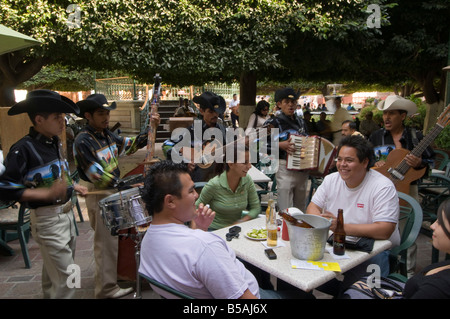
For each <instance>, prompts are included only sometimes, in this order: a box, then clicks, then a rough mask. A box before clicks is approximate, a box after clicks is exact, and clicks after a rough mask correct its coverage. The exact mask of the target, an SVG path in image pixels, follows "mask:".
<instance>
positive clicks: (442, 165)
mask: <svg viewBox="0 0 450 319" xmlns="http://www.w3.org/2000/svg"><path fill="white" fill-rule="evenodd" d="M434 153H435V154H436V157H435V162H438V163H439V166H438V167H437V168H436V169H438V170H440V171H444V170H445V169H446V168H447V165H448V163H449V162H450V160H449V156H448V154H447V153H446V152H444V151H441V150H434Z"/></svg>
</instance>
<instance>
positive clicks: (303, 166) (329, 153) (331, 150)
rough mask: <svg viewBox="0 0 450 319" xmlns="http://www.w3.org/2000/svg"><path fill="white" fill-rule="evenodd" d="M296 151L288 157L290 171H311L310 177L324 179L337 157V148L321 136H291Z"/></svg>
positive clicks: (287, 166)
mask: <svg viewBox="0 0 450 319" xmlns="http://www.w3.org/2000/svg"><path fill="white" fill-rule="evenodd" d="M290 137H291V142H292V143H294V148H295V151H294V153H293V154H292V155H288V156H287V160H286V168H287V169H288V170H296V171H305V170H307V171H309V174H310V175H313V176H317V177H322V176H325V175H326V174H327V173H328V170H329V169H330V166H331V164H332V163H333V161H334V158H335V157H336V147H335V146H334V145H333V143H331V142H330V141H328V140H327V139H324V138H321V137H320V136H300V135H296V134H291V135H290Z"/></svg>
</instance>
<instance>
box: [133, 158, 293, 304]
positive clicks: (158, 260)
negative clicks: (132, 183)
mask: <svg viewBox="0 0 450 319" xmlns="http://www.w3.org/2000/svg"><path fill="white" fill-rule="evenodd" d="M144 185H145V186H144V189H143V196H142V199H143V200H144V202H145V204H146V208H147V210H148V212H149V213H150V214H152V216H153V219H152V223H151V225H150V227H149V228H148V230H147V232H146V234H145V236H144V238H143V241H142V245H141V262H140V266H139V272H140V273H142V274H144V275H146V276H148V277H150V278H153V279H155V280H157V281H159V282H161V283H163V284H165V285H167V286H169V287H172V288H174V289H176V290H178V291H181V292H183V293H185V294H188V295H190V296H192V297H195V298H198V299H211V298H215V299H238V298H245V299H254V298H281V295H277V294H276V293H275V292H273V291H265V290H260V289H259V285H258V282H257V280H256V278H255V277H254V275H253V274H252V273H251V272H250V271H249V270H247V269H246V268H245V266H244V265H243V264H242V263H241V262H240V261H239V260H238V259H237V258H236V255H235V253H234V251H233V250H232V249H231V248H229V247H228V245H227V243H226V241H225V240H224V239H223V238H221V237H219V236H217V235H215V234H213V233H211V232H207V231H206V230H207V229H208V227H209V225H210V224H211V222H212V220H213V219H214V216H215V213H214V212H213V211H212V210H211V209H210V208H209V207H207V206H204V205H203V204H202V203H201V204H200V205H199V207H198V209H196V206H195V201H196V200H197V198H198V194H197V192H196V191H195V188H194V182H193V181H192V179H191V177H190V175H189V171H188V170H187V165H185V164H177V163H174V162H172V161H162V162H159V163H157V164H154V165H153V166H152V167H151V168H150V171H149V173H148V174H147V176H146V178H145V183H144ZM188 222H191V228H189V227H188V226H186V223H188ZM286 296H290V295H286Z"/></svg>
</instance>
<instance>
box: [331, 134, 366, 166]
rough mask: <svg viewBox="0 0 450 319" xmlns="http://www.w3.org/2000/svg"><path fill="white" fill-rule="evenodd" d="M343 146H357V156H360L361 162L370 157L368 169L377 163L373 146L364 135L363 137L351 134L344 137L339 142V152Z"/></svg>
mask: <svg viewBox="0 0 450 319" xmlns="http://www.w3.org/2000/svg"><path fill="white" fill-rule="evenodd" d="M343 146H347V147H353V148H355V149H356V156H358V159H359V161H360V162H363V161H364V160H365V159H366V158H367V159H369V163H368V165H367V168H366V170H369V169H370V168H371V167H372V166H373V164H374V163H375V160H374V154H373V146H372V144H371V143H370V142H369V141H368V140H366V139H365V138H364V137H361V136H359V135H350V136H346V137H344V138H343V139H342V140H341V142H340V143H339V146H338V150H337V152H338V154H339V152H340V150H341V148H342V147H343Z"/></svg>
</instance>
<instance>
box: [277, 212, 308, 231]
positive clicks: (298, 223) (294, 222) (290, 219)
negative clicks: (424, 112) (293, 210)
mask: <svg viewBox="0 0 450 319" xmlns="http://www.w3.org/2000/svg"><path fill="white" fill-rule="evenodd" d="M278 215H280V216H281V217H283V218H284V219H285V220H287V221H288V222H290V223H291V224H292V225H294V226H298V227H303V228H314V227H313V226H311V225H310V224H308V223H307V222H305V221H304V220H298V219H297V218H295V217H293V216H291V215H289V214H287V213H285V212H278Z"/></svg>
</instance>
